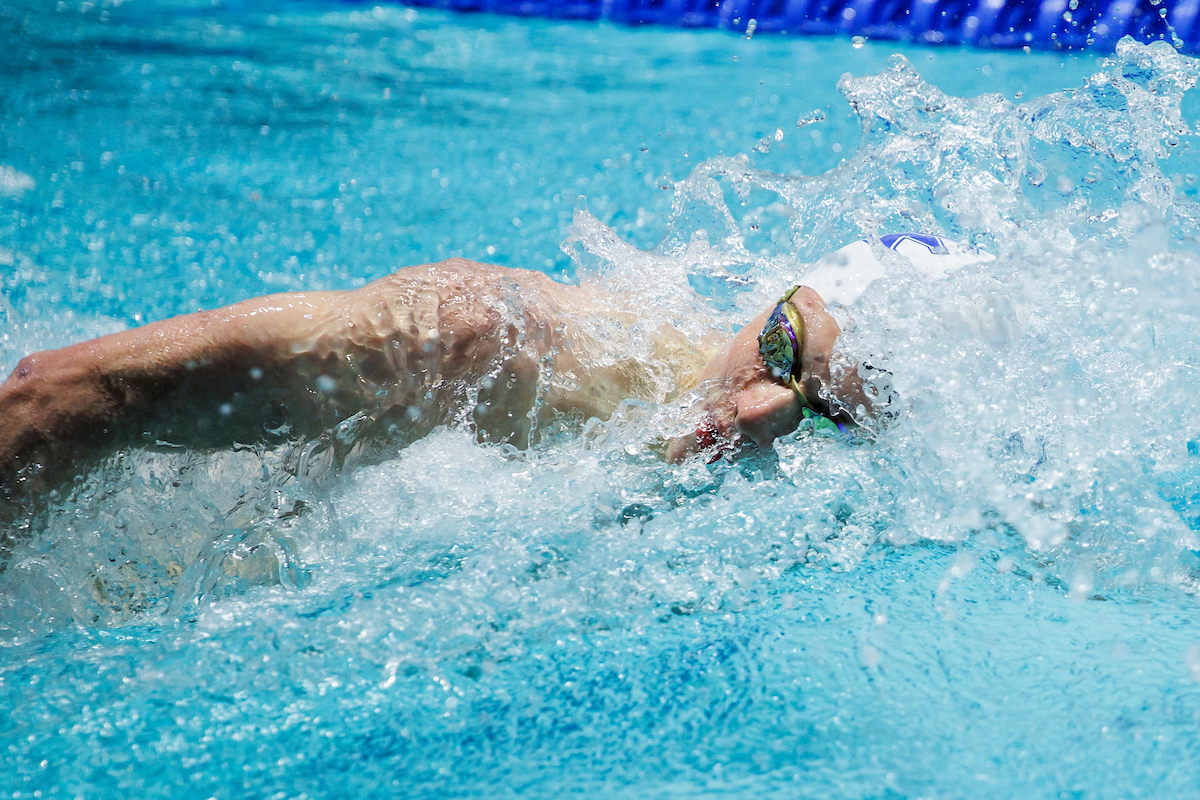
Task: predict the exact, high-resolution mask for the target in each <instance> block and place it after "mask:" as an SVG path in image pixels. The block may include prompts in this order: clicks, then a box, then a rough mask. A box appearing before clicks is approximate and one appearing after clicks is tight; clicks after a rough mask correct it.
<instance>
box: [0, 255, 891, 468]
mask: <svg viewBox="0 0 1200 800" xmlns="http://www.w3.org/2000/svg"><path fill="white" fill-rule="evenodd" d="M792 302H793V303H794V304H795V306H796V308H797V309H798V310H799V312H800V314H801V316H802V318H803V320H804V324H805V340H804V347H803V358H802V365H803V371H802V375H801V381H802V384H803V386H804V388H805V393H806V395H807V396H808V398H810V400H811V401H813V404H814V406H815V407H817V408H818V409H819V410H820V411H822V412H823V413H826V414H828V415H831V416H840V417H841V418H843V419H846V420H849V419H850V415H849V414H848V413H847V412H846V411H845V410H844V409H846V408H859V407H860V406H861V407H863V408H865V409H866V410H869V408H870V404H869V402H868V401H867V400H866V399H865V396H864V394H863V391H862V386H861V383H860V382H859V381H858V378H857V373H855V372H854V371H853V370H851V371H849V373H848V377H847V376H846V375H842V376H841V377H839V378H836V379H835V378H831V373H830V363H831V358H832V352H833V345H834V342H835V340H836V338H837V336H838V333H839V330H838V326H837V324H836V323H835V322H834V320H833V319H832V317H830V316H829V314H828V312H827V311H826V310H825V306H824V304H823V303H822V302H821V299H820V297H819V296H817V294H816V293H815V292H813V291H812V290H809V289H802V290H801V291H799V292H797V293H796V294H795V295H794V296H793V299H792ZM617 305H620V304H619V303H618V304H617ZM613 308H614V304H613V298H609V297H604V296H601V295H600V294H599V293H597V292H596V291H595V290H594V289H590V288H586V287H575V286H567V285H563V284H558V283H555V282H554V281H552V280H551V279H550V278H548V277H547V276H545V275H543V274H541V273H537V272H531V271H527V270H517V269H507V268H503V267H496V266H491V265H486V264H478V263H474V262H470V261H466V260H463V259H451V260H449V261H445V262H440V263H438V264H428V265H422V266H417V267H408V268H405V269H402V270H400V271H399V272H397V273H395V274H393V275H390V276H388V277H386V278H383V279H380V280H378V281H375V282H374V283H371V284H368V285H367V286H365V287H363V288H361V289H357V290H353V291H344V292H308V293H291V294H280V295H271V296H268V297H262V298H255V299H252V300H247V301H244V302H242V303H237V304H235V305H232V306H228V307H225V308H221V309H216V310H213V311H203V312H199V313H197V314H188V315H183V316H180V317H175V318H172V319H168V320H163V321H161V322H156V323H152V324H150V325H146V326H144V327H141V328H136V329H133V330H129V331H124V332H121V333H117V334H112V335H109V336H104V337H100V338H98V339H93V340H90V341H87V342H82V343H79V344H76V345H72V346H70V347H66V348H62V349H60V350H52V351H43V352H40V353H35V354H33V355H31V356H27V357H26V358H24V359H22V361H21V362H20V363H19V364H18V366H17V368H16V369H15V370H14V371H13V373H12V374H11V375H10V376H9V378H8V379H7V380H6V381H5V382H4V383H3V384H0V471H6V472H11V471H12V470H13V469H15V468H17V467H19V466H20V464H21V463H23V462H28V461H30V460H31V459H38V458H42V457H43V456H44V454H45V453H46V452H48V450H53V449H54V448H58V449H60V450H62V449H69V448H70V447H71V446H72V444H73V443H74V442H77V441H82V440H88V439H95V438H96V436H97V435H99V434H102V433H103V432H106V431H107V430H108V429H110V428H115V427H117V426H119V425H122V424H124V425H132V426H133V427H134V429H136V430H139V431H142V434H141V435H143V436H148V435H149V434H148V433H146V432H145V431H144V430H143V429H144V428H146V427H147V426H149V425H150V422H148V420H151V419H152V418H156V417H158V418H163V417H171V418H178V417H197V418H198V419H199V420H200V422H204V420H206V419H207V417H206V416H205V415H206V414H208V415H209V416H212V417H213V420H214V421H213V422H212V423H211V425H209V428H219V427H220V426H222V425H232V424H233V422H234V421H237V420H242V421H243V422H246V423H248V424H249V427H250V428H253V427H254V425H257V426H258V428H259V430H260V431H261V428H262V419H261V417H262V416H263V415H264V413H265V409H267V408H270V407H275V406H278V407H281V408H286V409H287V412H288V413H289V414H290V415H291V417H292V418H294V419H296V420H301V419H306V420H308V422H309V423H311V424H312V426H313V427H321V426H328V425H330V424H334V423H336V422H337V420H339V419H342V418H344V417H346V416H348V415H350V414H353V413H355V412H356V411H359V410H361V409H373V410H374V411H375V412H378V413H387V412H391V411H396V410H399V411H400V412H402V413H401V417H402V418H403V419H405V420H406V421H407V422H408V423H410V424H411V425H412V426H414V427H417V428H423V429H427V428H429V427H432V426H433V425H435V424H440V423H447V422H455V421H464V420H465V419H466V418H468V417H469V418H471V421H472V422H473V424H474V425H475V427H476V429H477V430H478V431H479V433H480V437H481V438H482V439H490V440H493V441H496V440H510V441H516V442H518V443H520V442H521V440H522V437H527V435H528V431H529V430H530V428H531V427H534V426H536V425H537V424H540V422H542V421H544V420H545V419H546V417H547V415H550V414H553V413H556V412H563V413H576V414H582V415H583V416H585V417H587V416H598V417H601V418H606V417H607V416H608V415H610V414H611V413H612V411H613V409H614V408H615V407H616V404H617V403H618V402H620V400H622V399H626V398H639V399H646V400H652V401H655V402H661V401H662V400H664V399H668V397H666V396H664V395H663V393H662V390H661V385H662V381H661V380H658V381H657V383H656V382H655V377H656V376H655V375H654V374H652V373H653V369H652V368H651V367H648V366H647V365H646V363H645V362H646V360H644V359H643V360H637V359H634V358H627V359H621V358H617V359H614V358H612V357H611V354H609V355H608V356H607V357H605V358H597V357H596V353H597V350H598V348H600V347H601V345H599V344H597V341H596V340H595V338H594V337H590V336H589V334H588V332H587V325H586V324H582V323H581V320H585V319H586V318H587V317H588V316H589V315H597V314H605V313H608V314H613V313H616V314H625V313H627V312H624V311H617V312H614V311H613ZM771 310H772V309H771V308H768V309H764V310H763V312H762V313H761V314H760V315H759V316H757V317H756V318H755V319H753V320H751V321H750V323H749V324H747V325H746V327H745V328H743V329H742V330H741V331H739V332H738V333H737V334H736V335H735V336H734V337H733V338H732V339H730V340H729V341H728V342H727V343H726V344H725V345H724V346H723V347H722V348H721V349H720V350H719V351H718V352H717V354H716V356H715V357H713V358H712V359H711V361H709V363H708V364H707V366H706V367H704V368H703V371H702V372H700V374H699V380H698V382H697V381H696V380H695V378H694V377H692V376H691V375H690V374H689V369H688V367H687V362H688V359H689V357H690V358H693V360H694V359H695V358H698V357H699V356H698V351H697V349H696V348H693V347H691V346H690V344H689V343H688V342H687V341H686V339H684V337H683V335H682V334H680V333H679V332H678V331H675V330H674V329H671V330H663V331H659V332H658V333H657V334H656V335H655V351H656V353H664V354H671V355H669V356H663V357H662V358H661V359H652V360H654V361H663V362H670V365H671V368H673V369H675V375H674V376H673V378H672V380H673V381H674V383H675V384H676V386H675V388H674V390H673V391H671V392H669V393H668V394H669V395H670V396H674V395H675V394H678V392H679V391H683V390H687V389H689V388H692V386H693V385H694V386H695V388H696V389H697V391H698V392H699V393H700V395H701V397H702V406H703V409H704V411H705V420H706V421H705V422H704V424H703V425H702V426H701V429H700V430H698V431H697V433H695V434H689V435H687V436H684V437H681V438H679V439H676V440H674V441H672V442H671V443H670V444H669V446H668V448H667V456H668V458H669V459H671V460H679V459H683V458H686V457H687V456H689V455H691V454H692V453H695V452H697V451H699V450H701V449H704V448H705V447H709V446H712V445H713V444H714V443H718V442H721V443H726V442H730V441H733V440H735V439H739V438H740V439H744V440H749V441H751V442H753V443H755V444H756V445H758V446H759V447H768V446H769V445H770V443H771V442H772V441H773V440H774V439H775V438H776V437H778V436H781V435H783V434H786V433H788V432H790V431H791V430H793V429H795V427H796V425H797V424H798V423H799V421H800V418H801V404H800V402H799V399H798V398H797V396H796V394H795V393H794V392H793V391H792V390H791V389H790V388H788V387H786V386H783V385H782V384H780V383H779V382H778V381H776V380H775V379H774V378H773V377H772V376H771V375H770V374H769V372H768V371H767V370H766V368H765V367H764V366H763V364H762V360H761V358H760V357H759V353H758V342H757V335H758V332H759V331H760V330H761V328H762V326H763V324H764V322H765V320H766V318H767V316H768V315H769V314H770V312H771ZM681 353H682V354H683V355H682V356H680V355H679V354H681ZM689 354H690V356H689ZM698 363H702V361H701V362H698ZM546 369H550V371H551V375H552V380H551V381H550V385H549V388H548V389H543V390H542V391H543V396H541V397H540V401H539V400H537V394H538V391H539V389H538V387H539V385H544V384H539V379H540V378H541V377H542V375H543V371H544V370H546ZM469 387H482V388H478V391H477V394H472V393H471V391H469V390H468V388H469ZM654 387H658V388H654ZM205 409H207V411H205ZM217 409H219V412H217V411H215V410H217ZM227 420H229V421H227ZM197 424H199V423H197ZM205 424H206V425H207V424H208V423H205ZM200 427H204V426H200ZM151 441H153V439H151Z"/></svg>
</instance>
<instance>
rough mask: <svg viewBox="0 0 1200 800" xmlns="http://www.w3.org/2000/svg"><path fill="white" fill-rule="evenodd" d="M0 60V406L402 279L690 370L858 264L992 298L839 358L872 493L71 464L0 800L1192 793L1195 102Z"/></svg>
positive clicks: (135, 30) (168, 52) (236, 12)
mask: <svg viewBox="0 0 1200 800" xmlns="http://www.w3.org/2000/svg"><path fill="white" fill-rule="evenodd" d="M0 41H3V42H5V43H7V44H8V46H7V47H4V48H0V69H2V70H3V76H4V77H3V80H0V165H3V166H0V281H2V283H0V286H2V287H3V296H4V304H3V306H2V311H3V315H4V317H5V327H4V330H3V337H4V338H3V339H2V340H0V368H2V369H6V370H7V369H10V368H11V367H12V366H13V365H14V364H15V363H16V360H17V359H18V358H19V357H20V356H21V355H23V354H24V353H26V352H28V351H31V350H34V349H39V348H45V347H52V346H59V345H62V344H66V343H68V342H71V341H76V340H78V339H79V338H82V337H84V336H88V335H94V334H98V333H103V332H107V331H111V330H116V329H120V328H122V327H127V326H131V325H135V324H138V323H142V322H146V321H149V320H153V319H160V318H162V317H165V316H169V315H171V314H176V313H180V312H184V311H190V310H194V309H198V308H203V307H210V306H213V305H217V304H220V303H226V302H231V301H234V300H238V299H242V298H244V297H248V296H251V295H255V294H259V293H263V292H269V291H278V290H284V289H294V288H300V287H322V288H334V287H344V286H353V285H358V284H360V283H362V282H364V281H367V280H370V279H371V278H374V277H378V276H380V275H383V274H386V273H387V272H388V271H390V270H391V269H393V268H394V267H396V266H400V265H403V264H408V263H415V262H420V261H427V260H435V259H438V258H442V257H447V256H450V255H465V256H468V257H472V258H478V259H485V260H490V261H494V262H497V263H502V264H508V265H512V266H525V267H532V268H536V269H541V270H544V271H547V272H549V273H551V274H554V275H558V276H562V277H563V279H565V280H587V281H593V282H597V283H599V284H601V285H605V286H608V287H610V288H613V289H617V290H627V291H631V292H634V293H636V296H637V297H638V298H639V301H640V302H641V303H642V304H643V306H644V308H643V312H644V313H645V314H646V315H647V316H648V317H649V318H651V319H653V318H655V317H656V315H665V316H669V315H670V314H671V313H672V310H673V309H678V308H680V307H688V308H699V309H700V311H699V312H697V313H696V314H695V319H694V321H693V324H695V325H696V326H698V327H708V328H713V327H715V328H718V329H730V328H732V327H734V326H736V325H737V324H739V323H740V322H742V321H744V320H745V319H748V318H749V317H750V316H751V315H753V314H754V313H756V312H757V310H758V309H759V308H760V307H763V306H765V305H766V303H768V302H769V301H770V298H771V297H773V296H774V295H775V294H776V293H777V292H778V290H779V288H780V287H781V286H783V285H786V284H788V283H790V282H791V280H792V279H793V278H794V276H796V275H797V274H798V273H799V272H800V271H802V269H803V264H805V263H807V262H810V261H812V260H813V259H815V258H816V257H817V256H819V255H821V254H822V253H823V252H825V251H826V250H829V249H832V248H833V247H835V246H837V245H839V244H842V243H844V242H845V241H848V240H850V239H852V238H855V237H858V236H861V235H864V233H870V232H874V231H879V232H887V231H889V230H904V229H915V228H921V229H926V230H932V231H937V232H942V233H946V234H948V235H952V236H955V237H957V238H962V239H968V240H970V241H972V242H974V243H976V244H979V245H981V246H983V247H985V248H986V249H988V250H990V251H991V252H993V253H995V254H996V255H997V256H998V258H997V260H996V261H995V262H992V263H991V264H989V265H988V266H987V267H986V269H983V270H977V271H970V270H967V271H964V272H962V273H957V274H955V275H953V276H952V277H950V278H948V279H946V280H944V281H941V282H938V283H932V284H931V283H927V282H923V281H922V280H921V279H920V278H919V277H918V276H917V275H916V274H914V273H910V272H908V271H906V270H905V269H904V268H903V267H902V266H898V267H896V269H895V270H894V271H893V273H891V274H890V275H889V277H888V278H887V279H886V280H884V281H882V282H881V283H880V284H878V285H877V286H874V287H872V289H871V290H870V292H868V294H867V295H866V296H865V297H864V298H863V301H862V303H861V304H860V305H859V306H857V307H856V308H855V309H853V311H852V312H845V311H842V312H839V313H840V314H841V315H842V317H843V319H842V321H843V323H844V327H845V328H846V329H847V334H846V336H845V337H844V343H843V347H844V348H845V349H846V351H847V352H848V353H849V354H851V355H856V356H859V357H870V358H871V359H872V360H873V361H875V362H878V363H886V365H887V366H888V367H889V368H890V369H891V370H892V371H893V373H894V374H895V379H896V385H897V388H898V390H899V391H900V393H901V395H902V397H903V398H904V404H905V408H904V413H903V414H902V415H901V417H900V418H899V419H898V420H897V421H896V422H895V423H894V424H893V425H892V426H891V427H889V428H888V430H887V431H885V432H884V433H883V434H882V435H880V436H879V437H878V439H877V440H876V441H874V442H872V443H862V442H855V441H853V440H850V439H845V438H841V437H839V436H836V435H835V436H829V435H823V434H818V433H817V432H815V431H811V430H801V431H799V432H797V433H796V434H794V435H792V436H789V437H786V438H785V439H783V440H781V441H780V442H779V443H778V444H777V446H776V448H775V449H774V451H773V452H770V453H757V454H747V455H744V456H743V457H741V458H739V459H737V460H734V461H726V462H718V463H715V464H712V465H705V464H702V463H689V464H684V465H681V466H668V465H666V464H664V463H663V462H662V461H661V460H660V459H659V458H658V456H657V455H655V452H654V450H653V443H654V442H655V441H656V440H657V438H658V437H659V436H661V435H662V433H663V432H664V431H666V430H669V429H670V426H671V425H672V424H673V423H672V419H673V417H672V413H673V410H672V408H670V407H653V406H647V405H645V404H629V405H627V406H625V407H623V408H622V409H621V410H620V411H619V412H618V414H617V415H616V416H615V417H614V418H613V419H612V420H610V421H604V422H601V421H596V422H593V423H590V424H588V425H586V426H584V427H583V428H582V429H579V428H571V427H570V426H568V427H566V428H564V429H563V430H561V431H549V432H547V433H546V434H545V435H544V436H543V437H542V438H541V440H540V442H539V443H538V444H537V445H536V446H534V447H533V448H532V449H530V450H528V451H524V452H520V451H516V450H513V449H511V448H506V447H483V446H480V445H478V444H476V443H475V442H474V439H473V437H472V436H471V434H470V432H469V431H463V430H454V429H441V430H437V431H435V432H434V433H432V434H430V435H429V436H427V437H425V438H423V439H421V440H419V441H417V442H416V443H414V444H412V445H410V446H408V447H403V448H402V447H400V446H399V445H396V446H395V447H394V448H392V449H391V450H386V449H385V451H384V453H383V455H381V456H375V457H373V458H370V459H364V460H357V461H356V460H355V459H354V458H353V457H350V458H343V455H344V454H342V453H338V452H335V450H336V448H325V449H322V448H321V447H320V446H319V445H320V443H306V442H296V443H292V444H289V445H286V446H278V447H274V448H266V447H238V448H233V449H229V450H222V451H216V452H207V451H196V450H186V449H184V450H181V449H177V448H168V447H162V448H157V449H135V450H130V451H126V452H122V453H117V454H114V456H113V457H112V458H111V459H109V460H107V461H106V462H104V463H102V464H98V465H96V467H95V468H94V469H93V470H92V471H90V472H89V473H88V474H87V475H84V476H81V477H80V479H79V480H78V482H77V483H76V485H75V487H74V489H73V490H72V491H71V492H70V493H69V495H68V496H57V497H54V498H50V502H49V507H48V508H46V509H43V510H41V511H39V512H38V513H37V514H35V515H32V516H24V517H21V516H19V515H18V520H17V522H16V523H13V525H12V528H11V529H10V530H9V531H7V538H6V539H5V540H4V545H3V547H4V548H5V550H4V557H3V558H4V560H3V571H2V572H0V653H2V655H0V796H3V797H29V796H42V797H46V796H83V797H96V796H114V797H116V796H121V797H124V796H133V797H158V796H170V797H198V798H207V797H220V798H228V797H248V798H249V797H255V798H257V797H299V796H308V797H343V796H368V797H378V796H403V797H458V796H470V795H480V796H513V795H522V796H551V795H562V794H578V795H586V796H605V797H607V796H620V797H666V796H672V797H675V796H677V797H695V796H717V795H722V796H738V797H742V796H748V797H760V796H761V797H776V796H778V797H796V796H803V797H808V796H812V797H832V796H838V797H864V798H865V797H963V796H971V797H1027V796H1034V797H1162V796H1178V797H1188V796H1196V795H1197V794H1200V790H1198V789H1197V787H1198V786H1200V760H1198V759H1197V755H1198V753H1197V750H1198V749H1200V734H1198V733H1197V730H1198V728H1200V683H1198V681H1200V628H1198V623H1200V617H1198V615H1197V611H1198V609H1197V601H1196V589H1197V586H1198V585H1200V583H1198V579H1200V573H1198V571H1197V570H1200V560H1198V557H1197V553H1198V552H1200V540H1198V539H1197V531H1198V530H1200V455H1198V453H1200V445H1198V444H1197V441H1198V439H1200V416H1198V415H1197V396H1198V392H1200V371H1198V368H1200V363H1198V362H1200V359H1198V357H1197V344H1198V338H1200V337H1198V336H1197V334H1196V330H1197V327H1196V323H1197V318H1196V309H1197V308H1200V253H1198V252H1197V247H1196V235H1197V223H1198V222H1200V209H1198V208H1197V206H1196V203H1195V193H1196V187H1195V182H1196V177H1195V176H1196V175H1197V174H1200V168H1198V164H1197V159H1196V154H1195V152H1194V144H1195V134H1194V126H1195V112H1194V108H1195V107H1194V105H1193V103H1194V102H1195V99H1194V98H1193V97H1192V96H1191V95H1186V94H1185V91H1186V90H1187V89H1188V88H1190V87H1191V86H1192V84H1193V83H1194V82H1195V80H1196V77H1197V75H1198V74H1200V71H1198V64H1197V62H1195V61H1193V60H1191V59H1187V58H1183V57H1180V56H1178V55H1176V54H1174V53H1172V52H1171V51H1170V50H1169V48H1165V47H1163V48H1152V49H1143V48H1140V47H1127V48H1123V49H1122V51H1121V52H1120V53H1119V55H1118V56H1116V57H1115V58H1114V59H1112V60H1110V61H1104V60H1102V59H1101V58H1099V57H1095V58H1071V59H1065V60H1064V59H1060V58H1058V57H1055V56H1050V55H1046V54H1036V53H1035V54H1032V55H1026V54H1021V53H1015V54H1014V53H986V52H984V53H981V52H965V51H954V50H922V49H915V48H914V49H903V48H900V49H899V52H900V53H901V54H902V56H903V58H901V59H895V58H893V53H895V52H897V47H896V46H894V45H887V44H874V43H870V42H868V43H866V44H865V45H864V46H861V47H855V46H853V45H852V44H851V43H850V42H848V41H842V40H792V39H772V38H764V37H755V38H753V39H749V40H747V39H745V38H737V37H731V36H727V35H722V34H719V33H716V32H683V31H663V30H626V29H619V28H612V27H592V26H588V25H561V24H556V23H552V22H548V21H544V20H538V21H518V20H512V19H498V18H489V17H451V16H447V15H444V14H441V13H435V12H429V11H425V10H421V11H419V12H418V11H414V10H409V9H404V8H399V7H396V8H392V7H389V8H383V9H379V10H375V9H372V8H370V7H367V6H357V5H351V6H347V5H321V4H288V5H278V6H259V5H255V7H254V8H248V7H245V6H241V5H237V4H224V5H217V6H212V5H199V4H197V5H187V4H166V3H150V2H137V0H129V1H128V2H124V3H119V4H104V3H98V4H92V3H85V4H83V5H82V6H81V5H78V4H69V5H68V4H64V5H61V6H59V7H58V9H57V10H56V9H55V8H54V7H52V6H49V5H45V4H34V3H28V4H20V3H14V2H6V3H5V4H4V5H0ZM846 72H849V73H850V74H851V75H853V76H857V77H852V78H847V79H842V80H841V82H840V83H839V79H840V76H841V75H842V74H843V73H846ZM798 121H805V122H806V124H804V125H801V126H799V127H798V126H797V122H798ZM697 298H699V300H697ZM335 462H344V463H342V464H341V468H340V469H334V468H330V467H331V465H332V464H334V463H335ZM38 793H40V794H38Z"/></svg>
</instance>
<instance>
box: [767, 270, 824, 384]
mask: <svg viewBox="0 0 1200 800" xmlns="http://www.w3.org/2000/svg"><path fill="white" fill-rule="evenodd" d="M799 289H800V286H799V285H796V286H793V287H792V288H790V289H788V290H787V291H786V292H785V293H784V295H783V297H781V298H779V302H778V303H777V304H776V305H775V310H774V311H772V312H771V316H769V317H767V324H766V325H763V329H762V333H760V334H759V335H758V352H759V354H760V355H761V356H762V360H763V364H764V365H765V366H766V368H767V369H768V370H770V371H771V374H772V375H773V376H775V379H776V380H779V381H783V383H785V384H787V385H788V386H790V387H791V388H792V391H794V392H795V393H796V396H797V397H799V398H800V404H801V405H802V406H805V407H810V406H811V404H810V403H809V402H808V398H807V397H805V396H804V389H803V388H802V387H801V386H800V380H799V378H800V354H801V353H802V352H803V350H804V320H803V319H802V318H801V316H800V312H799V311H797V310H796V307H795V306H793V305H792V304H791V303H790V302H789V301H790V300H791V299H792V295H794V294H795V293H796V292H797V291H798V290H799Z"/></svg>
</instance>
